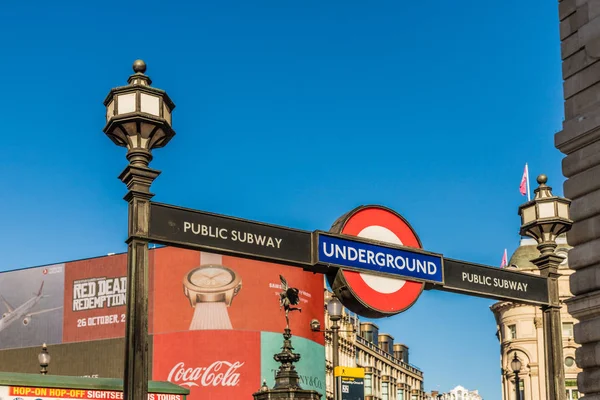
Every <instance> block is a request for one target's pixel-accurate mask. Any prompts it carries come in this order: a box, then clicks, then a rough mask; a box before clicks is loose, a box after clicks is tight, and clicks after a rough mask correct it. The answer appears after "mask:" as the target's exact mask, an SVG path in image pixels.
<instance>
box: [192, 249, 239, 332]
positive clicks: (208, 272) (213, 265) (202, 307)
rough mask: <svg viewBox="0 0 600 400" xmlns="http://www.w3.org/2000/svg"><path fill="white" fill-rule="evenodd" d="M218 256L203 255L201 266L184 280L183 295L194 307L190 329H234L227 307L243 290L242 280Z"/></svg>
mask: <svg viewBox="0 0 600 400" xmlns="http://www.w3.org/2000/svg"><path fill="white" fill-rule="evenodd" d="M222 263H223V257H222V256H221V255H218V254H210V253H203V252H201V253H200V266H199V267H197V268H194V269H192V270H191V271H189V272H188V273H187V274H186V275H185V276H184V278H183V292H184V294H185V295H186V296H187V298H188V300H189V302H190V305H191V306H192V307H193V308H194V316H193V318H192V322H191V323H190V328H189V329H190V330H206V329H215V330H216V329H233V326H232V325H231V320H230V318H229V313H228V312H227V308H228V307H230V306H231V303H232V302H233V298H234V297H235V296H236V295H237V294H238V293H239V291H240V290H241V288H242V279H241V277H240V276H239V274H237V273H236V272H235V271H234V270H232V269H231V268H228V267H226V266H224V265H222Z"/></svg>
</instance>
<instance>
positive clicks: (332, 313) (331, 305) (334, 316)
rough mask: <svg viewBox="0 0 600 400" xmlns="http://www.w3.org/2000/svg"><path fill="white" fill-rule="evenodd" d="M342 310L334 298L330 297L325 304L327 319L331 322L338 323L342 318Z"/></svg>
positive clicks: (338, 301) (339, 302) (340, 303)
mask: <svg viewBox="0 0 600 400" xmlns="http://www.w3.org/2000/svg"><path fill="white" fill-rule="evenodd" d="M342 308H343V306H342V302H341V301H340V300H339V299H338V298H337V297H336V296H332V297H331V299H329V302H328V303H327V313H328V314H329V319H331V320H332V321H339V320H340V319H341V318H342Z"/></svg>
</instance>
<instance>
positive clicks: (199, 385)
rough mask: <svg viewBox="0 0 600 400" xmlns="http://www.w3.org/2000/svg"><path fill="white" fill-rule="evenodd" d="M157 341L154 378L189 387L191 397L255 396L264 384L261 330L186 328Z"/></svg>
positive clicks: (205, 399) (155, 338)
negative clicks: (253, 394)
mask: <svg viewBox="0 0 600 400" xmlns="http://www.w3.org/2000/svg"><path fill="white" fill-rule="evenodd" d="M153 342H154V344H153V348H154V350H153V357H152V359H153V362H152V364H153V366H152V378H153V379H154V380H158V381H169V382H172V383H174V384H177V385H179V386H183V387H187V388H189V389H190V394H189V395H188V397H187V400H212V399H215V400H217V399H218V400H222V399H236V398H239V399H246V398H252V393H254V392H256V389H257V388H259V387H260V384H261V375H260V374H261V369H260V366H261V363H260V358H261V357H260V349H261V336H260V332H248V331H233V330H230V331H205V330H199V331H183V332H174V333H164V334H159V335H156V334H155V335H154V336H153Z"/></svg>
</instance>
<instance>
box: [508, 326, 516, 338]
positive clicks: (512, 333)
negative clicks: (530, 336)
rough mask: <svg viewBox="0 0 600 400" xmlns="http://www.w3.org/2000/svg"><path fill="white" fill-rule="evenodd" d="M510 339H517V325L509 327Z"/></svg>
mask: <svg viewBox="0 0 600 400" xmlns="http://www.w3.org/2000/svg"><path fill="white" fill-rule="evenodd" d="M508 338H509V339H516V338H517V325H514V324H513V325H509V326H508Z"/></svg>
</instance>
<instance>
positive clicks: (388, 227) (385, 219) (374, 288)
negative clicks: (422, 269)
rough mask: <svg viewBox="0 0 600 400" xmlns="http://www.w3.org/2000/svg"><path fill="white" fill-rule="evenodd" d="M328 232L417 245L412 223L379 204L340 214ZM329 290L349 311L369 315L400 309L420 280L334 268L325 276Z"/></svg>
mask: <svg viewBox="0 0 600 400" xmlns="http://www.w3.org/2000/svg"><path fill="white" fill-rule="evenodd" d="M330 232H332V233H342V234H345V235H351V236H358V237H362V238H366V239H373V240H378V241H380V242H388V243H392V244H396V245H402V246H407V247H416V248H421V241H420V240H419V237H418V236H417V234H416V233H415V231H414V230H413V229H412V227H411V226H410V225H409V224H408V222H406V221H405V220H404V218H402V217H401V216H400V215H399V214H398V213H396V212H394V211H393V210H390V209H389V208H386V207H383V206H376V205H374V206H373V205H372V206H360V207H357V208H355V209H354V210H352V211H350V212H349V213H347V214H345V215H343V216H342V217H340V218H339V219H338V220H337V221H336V222H335V223H334V224H333V226H332V227H331V229H330ZM327 279H328V281H329V284H330V285H331V288H332V290H333V291H334V293H335V294H336V295H337V296H338V298H339V299H340V300H341V301H342V303H343V304H344V306H346V308H348V309H349V310H350V311H352V312H355V313H357V314H359V315H362V316H365V317H369V318H381V317H389V316H391V315H394V314H398V313H401V312H402V311H404V310H406V309H407V308H409V307H410V306H412V305H413V304H414V303H415V301H416V300H417V299H418V298H419V296H420V295H421V292H422V291H423V287H424V285H425V284H424V283H423V282H415V281H406V280H402V279H398V278H388V277H382V276H377V275H372V274H369V273H362V272H354V271H347V270H344V269H341V268H340V269H338V271H337V273H336V274H335V275H332V276H328V277H327Z"/></svg>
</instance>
